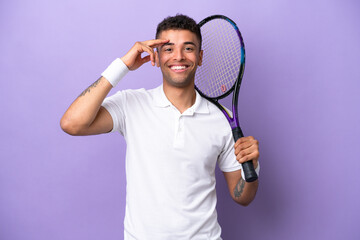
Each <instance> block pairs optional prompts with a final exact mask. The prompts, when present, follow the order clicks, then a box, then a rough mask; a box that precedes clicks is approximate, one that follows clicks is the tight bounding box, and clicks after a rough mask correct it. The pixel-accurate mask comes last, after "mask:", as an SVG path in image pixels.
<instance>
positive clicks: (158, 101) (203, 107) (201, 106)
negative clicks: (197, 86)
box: [153, 84, 209, 115]
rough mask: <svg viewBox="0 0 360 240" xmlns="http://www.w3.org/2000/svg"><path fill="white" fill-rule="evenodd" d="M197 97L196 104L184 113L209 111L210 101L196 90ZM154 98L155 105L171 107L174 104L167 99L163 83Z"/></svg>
mask: <svg viewBox="0 0 360 240" xmlns="http://www.w3.org/2000/svg"><path fill="white" fill-rule="evenodd" d="M195 92H196V99H195V103H194V105H192V106H191V107H190V108H188V109H186V111H185V112H183V114H184V115H193V114H194V113H205V114H206V113H209V106H208V104H209V102H208V101H206V99H204V98H203V97H202V96H201V95H200V94H199V93H198V92H197V91H196V90H195ZM153 97H154V98H153V99H154V105H155V106H156V107H169V106H172V103H171V102H170V101H169V99H167V97H166V95H165V93H164V89H163V85H162V84H161V85H160V86H159V87H157V88H156V89H155V94H154V96H153Z"/></svg>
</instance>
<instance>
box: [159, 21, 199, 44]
mask: <svg viewBox="0 0 360 240" xmlns="http://www.w3.org/2000/svg"><path fill="white" fill-rule="evenodd" d="M170 29H174V30H176V29H181V30H189V31H190V32H192V33H195V35H196V37H197V38H198V40H199V43H200V46H199V48H200V49H201V42H202V37H201V32H200V27H199V25H198V24H197V23H196V22H195V20H194V19H192V18H190V17H188V16H186V15H183V14H177V15H176V16H173V17H167V18H165V19H164V20H162V21H161V22H160V23H159V24H158V26H157V28H156V35H155V38H156V39H157V38H159V35H160V33H161V32H162V31H165V30H170Z"/></svg>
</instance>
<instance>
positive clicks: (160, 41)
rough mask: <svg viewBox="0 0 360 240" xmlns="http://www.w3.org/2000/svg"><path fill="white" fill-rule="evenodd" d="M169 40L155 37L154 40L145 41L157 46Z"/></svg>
mask: <svg viewBox="0 0 360 240" xmlns="http://www.w3.org/2000/svg"><path fill="white" fill-rule="evenodd" d="M167 42H169V40H168V39H153V40H148V41H145V42H143V43H144V44H145V45H147V46H149V47H152V48H156V47H160V46H161V45H163V44H165V43H167Z"/></svg>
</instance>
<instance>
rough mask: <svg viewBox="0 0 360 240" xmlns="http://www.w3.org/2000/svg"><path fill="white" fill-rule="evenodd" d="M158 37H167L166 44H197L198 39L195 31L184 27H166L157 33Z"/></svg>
mask: <svg viewBox="0 0 360 240" xmlns="http://www.w3.org/2000/svg"><path fill="white" fill-rule="evenodd" d="M159 39H168V40H169V43H167V45H174V44H194V45H198V43H199V40H198V39H197V36H196V34H195V33H193V32H191V31H189V30H186V29H168V30H164V31H162V32H161V33H160V34H159Z"/></svg>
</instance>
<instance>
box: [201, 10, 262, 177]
mask: <svg viewBox="0 0 360 240" xmlns="http://www.w3.org/2000/svg"><path fill="white" fill-rule="evenodd" d="M216 18H220V19H223V20H226V21H228V22H229V23H230V24H231V25H232V26H233V27H234V30H235V31H236V33H237V35H238V37H239V39H240V45H241V60H240V69H239V74H238V77H237V79H236V81H235V83H234V85H233V86H232V87H231V88H230V89H228V90H227V91H226V92H225V93H224V94H222V95H220V96H218V97H209V96H207V95H205V94H204V93H202V92H201V90H199V89H198V87H197V86H196V85H195V89H196V90H197V91H198V92H199V94H200V95H201V96H202V97H204V98H206V99H207V100H209V101H210V102H212V103H213V104H215V105H216V106H217V107H218V108H219V109H220V110H221V111H222V112H223V114H224V115H225V117H226V119H227V120H228V122H229V124H230V126H231V129H232V133H233V136H234V140H235V141H236V140H237V139H239V138H241V137H244V134H243V132H242V130H241V127H240V124H239V120H238V99H239V91H240V85H241V81H242V77H243V75H244V70H245V44H244V40H243V38H242V35H241V33H240V30H239V28H238V26H237V25H236V23H235V22H234V21H233V20H231V19H230V18H228V17H226V16H224V15H212V16H209V17H207V18H205V19H204V20H202V21H201V22H199V24H198V25H199V27H200V28H201V27H202V26H203V25H204V24H205V23H207V22H209V21H211V20H214V19H216ZM232 92H233V97H232V115H230V113H229V112H228V111H227V110H226V108H225V107H224V106H222V105H221V104H220V103H219V100H220V99H223V98H225V97H227V96H228V95H229V94H230V93H232ZM242 166H243V169H244V172H245V179H246V181H247V182H253V181H255V180H257V178H258V176H257V174H256V172H255V170H254V166H253V163H252V162H251V161H248V162H245V163H243V164H242Z"/></svg>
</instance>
